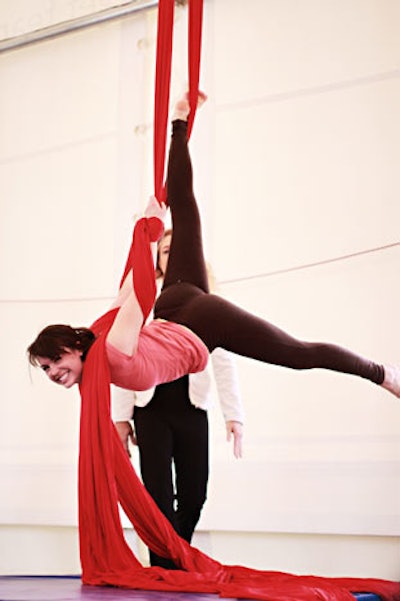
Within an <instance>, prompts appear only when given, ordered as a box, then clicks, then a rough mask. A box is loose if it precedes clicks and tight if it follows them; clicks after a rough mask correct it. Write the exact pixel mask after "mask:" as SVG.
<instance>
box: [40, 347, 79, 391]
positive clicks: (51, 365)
mask: <svg viewBox="0 0 400 601" xmlns="http://www.w3.org/2000/svg"><path fill="white" fill-rule="evenodd" d="M37 360H38V363H39V366H40V367H41V369H43V371H44V372H45V374H46V375H47V376H48V377H49V378H50V380H51V381H52V382H55V383H56V384H60V385H61V386H64V387H65V388H71V386H73V385H74V384H79V382H80V381H81V378H82V370H83V363H82V351H78V350H77V349H65V351H64V352H63V353H62V354H61V355H60V356H59V357H57V358H56V359H55V360H53V359H49V358H48V357H38V358H37Z"/></svg>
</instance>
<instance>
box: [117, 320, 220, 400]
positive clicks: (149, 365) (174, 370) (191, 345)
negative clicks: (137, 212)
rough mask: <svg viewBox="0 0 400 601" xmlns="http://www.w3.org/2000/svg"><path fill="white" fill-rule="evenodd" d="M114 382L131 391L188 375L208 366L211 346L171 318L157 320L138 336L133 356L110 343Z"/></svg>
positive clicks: (146, 388)
mask: <svg viewBox="0 0 400 601" xmlns="http://www.w3.org/2000/svg"><path fill="white" fill-rule="evenodd" d="M106 349H107V358H108V362H109V365H110V372H111V382H112V383H113V384H115V385H116V386H120V387H122V388H127V389H130V390H148V389H149V388H152V387H153V386H156V385H157V384H161V383H164V382H172V381H173V380H176V379H178V378H181V377H182V376H184V375H185V374H189V373H197V372H199V371H202V370H204V369H205V367H206V365H207V362H208V355H209V353H208V349H207V347H206V346H205V344H204V343H203V342H202V341H201V340H200V338H199V337H198V336H196V334H194V333H193V332H191V331H190V330H189V329H188V328H185V327H184V326H181V325H179V324H177V323H173V322H170V321H162V320H154V321H151V322H150V323H149V324H148V325H145V326H144V327H143V328H142V329H141V331H140V335H139V341H138V346H137V349H136V351H135V353H134V354H133V355H132V356H130V355H126V354H125V353H122V352H121V351H119V350H118V349H117V348H115V347H114V346H113V345H111V344H109V343H107V344H106Z"/></svg>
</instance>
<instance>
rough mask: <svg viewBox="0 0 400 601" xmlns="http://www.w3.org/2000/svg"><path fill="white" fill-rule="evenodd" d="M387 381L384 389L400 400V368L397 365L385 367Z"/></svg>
mask: <svg viewBox="0 0 400 601" xmlns="http://www.w3.org/2000/svg"><path fill="white" fill-rule="evenodd" d="M383 367H384V370H385V379H384V381H383V383H382V386H383V388H386V390H388V391H389V392H391V393H392V394H394V395H395V396H397V397H399V398H400V367H399V366H397V365H384V366H383Z"/></svg>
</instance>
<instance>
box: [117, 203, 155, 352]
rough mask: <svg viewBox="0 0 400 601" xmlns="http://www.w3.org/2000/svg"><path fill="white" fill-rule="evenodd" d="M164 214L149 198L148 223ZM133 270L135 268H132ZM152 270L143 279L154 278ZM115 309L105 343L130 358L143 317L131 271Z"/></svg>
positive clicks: (135, 346)
mask: <svg viewBox="0 0 400 601" xmlns="http://www.w3.org/2000/svg"><path fill="white" fill-rule="evenodd" d="M165 214H166V206H165V204H161V205H160V204H159V203H158V201H157V200H156V199H155V198H154V197H151V198H150V202H149V204H148V205H147V208H146V210H145V217H146V218H148V219H149V221H150V218H154V217H155V218H157V219H159V220H160V221H161V222H162V221H163V220H164V218H165ZM139 267H141V266H140V265H138V268H139ZM133 268H135V267H134V266H133ZM153 269H154V266H153V268H151V266H150V267H149V268H148V270H147V272H146V274H145V275H144V276H143V277H144V278H147V277H153V278H154V277H155V276H154V271H153ZM148 271H153V273H151V274H149V273H148ZM146 282H147V280H146ZM146 282H143V284H146ZM135 285H136V282H135ZM116 307H119V311H118V313H117V315H116V317H115V319H114V323H113V325H112V327H111V329H110V331H109V333H108V336H107V342H109V343H110V344H112V345H113V346H114V347H115V348H117V349H118V350H119V351H121V352H122V353H124V354H126V355H129V356H132V355H133V354H134V353H135V351H136V348H137V343H138V339H139V333H140V330H141V328H142V326H143V321H144V317H145V316H144V313H143V311H142V308H141V305H140V303H139V300H138V297H137V295H136V292H135V288H134V286H133V272H132V269H130V270H129V271H128V273H127V275H126V277H125V279H124V281H123V283H122V286H121V287H120V290H119V293H118V296H117V298H116V300H115V302H114V304H113V307H112V308H116Z"/></svg>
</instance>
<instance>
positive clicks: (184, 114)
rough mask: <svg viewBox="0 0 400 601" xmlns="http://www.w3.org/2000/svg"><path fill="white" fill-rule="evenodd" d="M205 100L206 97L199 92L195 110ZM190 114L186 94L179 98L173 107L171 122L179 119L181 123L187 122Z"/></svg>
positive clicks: (187, 95)
mask: <svg viewBox="0 0 400 601" xmlns="http://www.w3.org/2000/svg"><path fill="white" fill-rule="evenodd" d="M206 100H207V95H206V94H204V92H200V90H199V97H198V99H197V108H200V107H201V106H202V105H203V104H204V103H205V101H206ZM189 113H190V105H189V93H188V92H186V93H185V95H184V96H183V98H180V99H179V100H178V101H177V102H176V104H175V107H174V111H173V113H172V121H175V120H176V119H180V120H181V121H187V119H188V117H189Z"/></svg>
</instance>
